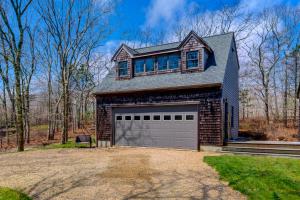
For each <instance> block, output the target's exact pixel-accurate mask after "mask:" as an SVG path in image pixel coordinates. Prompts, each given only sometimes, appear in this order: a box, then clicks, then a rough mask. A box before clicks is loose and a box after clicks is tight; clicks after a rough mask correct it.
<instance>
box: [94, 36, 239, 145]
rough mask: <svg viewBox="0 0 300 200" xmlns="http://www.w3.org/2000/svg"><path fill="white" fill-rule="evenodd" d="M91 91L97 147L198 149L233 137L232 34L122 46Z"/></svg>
mask: <svg viewBox="0 0 300 200" xmlns="http://www.w3.org/2000/svg"><path fill="white" fill-rule="evenodd" d="M112 61H113V62H114V63H115V65H114V67H113V68H112V69H111V70H110V72H109V73H108V75H107V76H106V77H105V78H104V80H103V81H102V83H101V84H100V85H99V86H98V87H97V89H96V91H95V92H94V94H95V97H96V101H97V104H96V105H97V117H96V120H97V123H96V138H97V145H98V146H107V145H108V146H111V145H118V146H147V147H171V148H182V149H195V150H199V149H200V146H207V145H214V146H222V145H223V143H224V141H226V140H228V139H232V138H235V137H237V134H238V126H239V120H238V119H239V117H238V113H239V104H238V91H239V86H238V71H239V63H238V57H237V51H236V45H235V39H234V34H233V33H227V34H222V35H214V36H210V37H202V38H201V37H199V36H198V35H197V34H196V33H195V32H193V31H191V32H190V33H189V34H188V35H187V36H186V38H185V39H184V40H183V41H181V42H174V43H169V44H163V45H157V46H151V47H145V48H138V49H133V48H130V47H129V46H127V45H125V44H122V45H121V46H120V47H119V48H118V49H117V51H116V52H115V54H114V56H113V57H112Z"/></svg>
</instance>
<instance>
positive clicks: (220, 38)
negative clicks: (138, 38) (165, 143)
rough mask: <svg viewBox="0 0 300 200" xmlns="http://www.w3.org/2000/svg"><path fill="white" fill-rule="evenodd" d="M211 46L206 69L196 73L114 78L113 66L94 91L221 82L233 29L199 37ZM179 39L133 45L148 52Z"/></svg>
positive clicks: (167, 45)
mask: <svg viewBox="0 0 300 200" xmlns="http://www.w3.org/2000/svg"><path fill="white" fill-rule="evenodd" d="M202 39H203V40H204V41H205V42H206V43H207V44H208V45H209V47H210V48H211V49H212V51H213V54H211V55H210V56H209V58H208V61H207V64H206V70H205V71H203V72H199V73H181V72H177V73H166V74H157V75H150V76H140V77H134V78H132V79H130V80H116V70H115V68H112V69H111V70H110V72H109V73H108V74H107V76H106V77H105V78H104V79H103V81H102V82H101V84H100V85H99V86H98V87H97V88H96V90H95V93H96V94H97V93H98V94H99V93H117V92H126V91H141V90H152V89H161V88H174V87H188V86H191V87H193V86H199V85H209V84H222V83H223V79H224V74H225V69H226V65H227V60H228V56H229V53H230V47H231V43H232V40H233V33H228V34H222V35H215V36H209V37H203V38H202ZM179 44H180V42H175V43H170V44H165V45H159V46H153V47H146V48H139V49H134V51H135V52H138V53H149V52H152V51H161V50H166V49H172V48H176V47H178V46H179Z"/></svg>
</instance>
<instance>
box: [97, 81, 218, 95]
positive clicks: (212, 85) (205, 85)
mask: <svg viewBox="0 0 300 200" xmlns="http://www.w3.org/2000/svg"><path fill="white" fill-rule="evenodd" d="M213 87H220V88H221V87H222V83H210V84H201V85H189V86H178V87H165V88H150V89H140V90H127V91H115V92H94V93H93V95H94V96H98V95H110V94H127V93H136V92H151V91H172V90H180V89H196V88H201V89H203V88H213Z"/></svg>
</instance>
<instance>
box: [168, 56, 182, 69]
mask: <svg viewBox="0 0 300 200" xmlns="http://www.w3.org/2000/svg"><path fill="white" fill-rule="evenodd" d="M179 61H180V56H179V55H177V54H174V55H170V56H169V69H177V68H178V67H179Z"/></svg>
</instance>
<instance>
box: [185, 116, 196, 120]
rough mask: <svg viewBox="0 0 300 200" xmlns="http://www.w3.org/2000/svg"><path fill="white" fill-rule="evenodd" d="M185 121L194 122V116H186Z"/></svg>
mask: <svg viewBox="0 0 300 200" xmlns="http://www.w3.org/2000/svg"><path fill="white" fill-rule="evenodd" d="M185 120H194V115H186V116H185Z"/></svg>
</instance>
